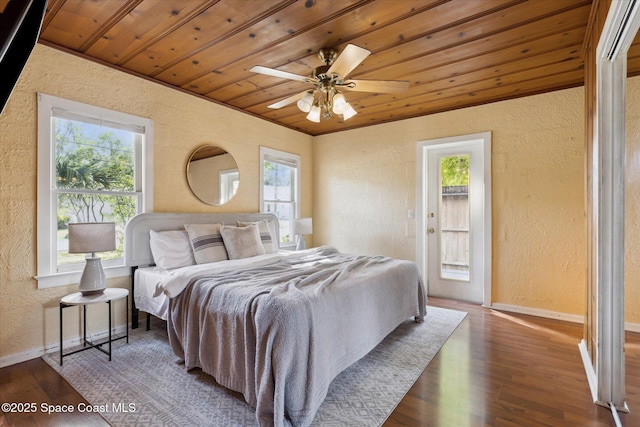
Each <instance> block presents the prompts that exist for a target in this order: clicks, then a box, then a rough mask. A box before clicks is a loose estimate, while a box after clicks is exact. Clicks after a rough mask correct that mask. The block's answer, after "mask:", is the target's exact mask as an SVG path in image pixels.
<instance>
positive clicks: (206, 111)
mask: <svg viewBox="0 0 640 427" xmlns="http://www.w3.org/2000/svg"><path fill="white" fill-rule="evenodd" d="M37 92H41V93H46V94H49V95H54V96H58V97H61V98H67V99H71V100H74V101H79V102H84V103H87V104H91V105H96V106H99V107H104V108H110V109H114V110H118V111H123V112H126V113H130V114H135V115H139V116H143V117H148V118H150V119H152V120H153V123H154V148H153V150H154V153H153V157H154V185H155V187H154V210H155V211H156V212H167V211H176V212H186V211H193V212H209V211H215V212H229V211H242V212H255V211H258V209H259V158H260V154H259V146H260V145H264V146H267V147H271V148H275V149H278V150H283V151H289V152H293V153H296V154H299V155H301V158H302V174H303V177H302V178H303V180H302V182H303V183H304V185H303V188H302V195H303V200H302V215H304V216H311V212H312V205H311V202H312V199H311V183H312V165H311V138H310V137H309V136H307V135H304V134H301V133H299V132H294V131H291V130H289V129H285V128H282V127H280V126H276V125H274V124H271V123H268V122H266V121H264V120H259V119H256V118H253V117H251V116H248V115H246V114H242V113H238V112H236V111H234V110H231V109H228V108H224V107H221V106H218V105H216V104H213V103H210V102H206V101H203V100H200V99H198V98H195V97H193V96H189V95H185V94H183V93H180V92H178V91H175V90H171V89H168V88H165V87H163V86H160V85H157V84H154V83H151V82H148V81H146V80H143V79H139V78H137V77H133V76H131V75H128V74H125V73H121V72H118V71H115V70H112V69H110V68H106V67H103V66H101V65H99V64H96V63H93V62H89V61H86V60H82V59H80V58H77V57H75V56H71V55H68V54H65V53H62V52H59V51H57V50H54V49H50V48H48V47H45V46H41V45H37V46H36V47H35V49H34V51H33V54H32V55H31V57H30V59H29V61H28V62H27V65H26V67H25V70H24V72H23V74H22V75H21V77H20V79H19V81H18V84H17V86H16V88H15V89H14V91H13V93H12V95H11V97H10V99H9V102H8V104H7V106H6V107H5V110H4V111H3V113H2V116H0V224H1V227H0V242H2V243H0V265H1V266H2V268H1V270H0V365H2V364H3V363H2V361H3V358H6V357H7V356H9V355H15V354H18V353H24V352H29V351H32V350H33V351H35V352H36V353H37V350H38V349H41V348H42V347H44V346H46V345H52V344H56V343H57V342H58V340H59V336H58V335H59V333H58V324H59V321H58V302H59V299H60V297H62V296H63V295H65V294H68V293H71V292H75V291H76V289H77V286H76V285H70V286H62V287H57V288H51V289H44V290H38V289H37V283H36V281H35V279H34V278H33V276H34V275H35V274H36V184H37V175H36V171H37V164H36V153H37V140H36V131H37V125H36V123H37V122H36V119H37V114H36V111H37V102H36V93H37ZM204 144H215V145H218V146H221V147H223V148H225V149H226V150H227V151H228V152H229V153H231V154H232V155H233V156H234V157H235V159H236V161H237V162H238V167H239V170H240V179H241V182H240V187H239V189H238V194H237V195H236V196H235V197H234V198H233V199H232V200H231V202H230V203H228V204H226V205H224V206H220V207H213V206H208V205H205V204H203V203H202V202H200V201H199V200H198V199H197V198H196V197H195V196H194V195H193V194H192V193H191V191H190V190H189V187H188V185H187V180H186V175H185V169H186V163H187V160H188V158H189V155H190V153H191V152H192V151H193V150H194V149H195V148H197V147H199V146H201V145H204ZM109 285H110V286H119V287H129V280H128V278H120V279H114V280H111V281H110V282H109ZM118 307H120V308H118ZM114 308H118V309H119V312H118V313H119V315H118V319H123V320H124V311H122V310H123V304H116V305H114ZM73 310H75V314H73V313H72V311H73ZM89 311H90V312H92V311H94V310H89ZM120 314H121V315H120ZM103 320H104V317H98V316H91V318H90V323H89V324H90V327H91V328H94V330H102V329H105V328H106V324H105V323H104V322H103ZM79 322H80V320H79V313H78V310H77V309H75V308H68V309H66V310H65V338H66V339H70V338H73V337H76V336H77V334H78V325H79ZM36 355H37V354H35V353H34V356H36Z"/></svg>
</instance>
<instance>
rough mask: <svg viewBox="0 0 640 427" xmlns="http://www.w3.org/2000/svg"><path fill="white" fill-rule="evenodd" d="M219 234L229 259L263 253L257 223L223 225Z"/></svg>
mask: <svg viewBox="0 0 640 427" xmlns="http://www.w3.org/2000/svg"><path fill="white" fill-rule="evenodd" d="M220 234H222V239H223V240H224V245H225V247H226V248H227V252H228V253H229V259H240V258H249V257H252V256H257V255H264V254H265V251H264V246H262V242H261V241H260V231H259V229H258V226H257V225H247V226H245V227H233V226H231V225H223V226H222V227H220Z"/></svg>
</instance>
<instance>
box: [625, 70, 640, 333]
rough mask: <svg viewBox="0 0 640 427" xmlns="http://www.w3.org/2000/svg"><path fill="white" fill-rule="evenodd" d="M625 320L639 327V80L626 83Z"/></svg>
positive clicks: (639, 78)
mask: <svg viewBox="0 0 640 427" xmlns="http://www.w3.org/2000/svg"><path fill="white" fill-rule="evenodd" d="M626 148H627V164H626V177H627V179H626V188H625V192H626V205H625V209H626V213H625V215H626V221H625V242H624V244H625V271H624V274H625V307H624V310H625V318H626V320H627V321H630V322H634V323H640V304H638V302H639V301H640V262H638V259H640V77H634V78H631V79H628V80H627V147H626Z"/></svg>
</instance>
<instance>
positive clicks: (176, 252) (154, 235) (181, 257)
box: [149, 230, 196, 270]
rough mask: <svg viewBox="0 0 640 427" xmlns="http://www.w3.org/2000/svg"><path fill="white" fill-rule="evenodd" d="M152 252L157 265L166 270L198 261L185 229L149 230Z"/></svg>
mask: <svg viewBox="0 0 640 427" xmlns="http://www.w3.org/2000/svg"><path fill="white" fill-rule="evenodd" d="M149 243H150V246H151V254H152V255H153V259H154V261H155V262H156V265H157V266H158V267H160V268H164V269H166V270H169V269H172V268H178V267H186V266H187V265H194V264H195V263H196V260H195V258H194V257H193V250H192V249H191V242H190V241H189V235H188V234H187V232H186V231H185V230H172V231H155V230H150V232H149Z"/></svg>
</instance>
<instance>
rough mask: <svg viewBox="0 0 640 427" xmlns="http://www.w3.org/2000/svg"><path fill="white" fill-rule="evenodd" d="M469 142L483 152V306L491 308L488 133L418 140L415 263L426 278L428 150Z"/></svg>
mask: <svg viewBox="0 0 640 427" xmlns="http://www.w3.org/2000/svg"><path fill="white" fill-rule="evenodd" d="M471 141H474V142H475V141H481V142H482V147H483V149H482V152H483V168H484V171H483V172H484V203H483V205H484V221H483V223H484V242H483V244H482V247H483V251H482V252H483V254H482V257H483V266H484V287H483V293H482V294H483V298H482V305H483V306H484V307H491V264H492V262H491V259H492V250H491V248H492V246H491V224H492V221H491V132H481V133H475V134H470V135H459V136H452V137H446V138H438V139H429V140H424V141H418V143H417V155H416V159H417V162H416V163H417V173H416V177H417V185H416V188H417V194H416V201H417V209H416V219H417V224H416V264H417V265H418V269H419V270H420V274H422V277H423V278H426V277H427V272H428V263H427V254H428V248H427V241H428V239H427V238H426V229H427V227H426V224H427V202H428V200H427V199H428V198H427V194H426V193H427V179H428V170H427V169H428V168H427V164H428V163H427V155H428V153H429V150H431V149H436V148H444V147H453V146H456V145H459V146H461V147H463V146H464V145H465V144H466V143H469V142H471ZM425 286H426V287H427V293H428V292H429V288H428V287H429V285H428V283H426V279H425Z"/></svg>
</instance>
